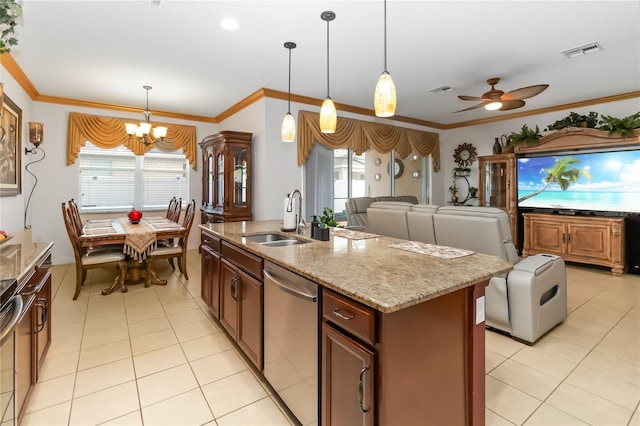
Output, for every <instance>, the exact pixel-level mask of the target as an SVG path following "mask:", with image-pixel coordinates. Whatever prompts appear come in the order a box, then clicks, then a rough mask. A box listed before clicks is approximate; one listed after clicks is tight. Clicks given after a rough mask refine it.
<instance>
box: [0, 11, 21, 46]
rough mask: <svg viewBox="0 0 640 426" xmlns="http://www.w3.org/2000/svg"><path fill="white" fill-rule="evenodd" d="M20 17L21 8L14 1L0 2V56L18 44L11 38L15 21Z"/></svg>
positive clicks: (16, 40)
mask: <svg viewBox="0 0 640 426" xmlns="http://www.w3.org/2000/svg"><path fill="white" fill-rule="evenodd" d="M20 16H22V6H21V5H20V4H19V3H17V2H16V0H0V55H1V54H3V53H7V52H10V51H11V46H15V45H17V44H18V39H17V38H15V37H14V36H13V32H14V30H15V26H16V25H17V19H18V18H19V17H20Z"/></svg>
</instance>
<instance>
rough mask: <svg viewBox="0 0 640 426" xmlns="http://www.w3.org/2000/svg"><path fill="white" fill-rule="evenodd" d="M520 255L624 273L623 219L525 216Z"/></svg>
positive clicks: (537, 214) (618, 274) (536, 214)
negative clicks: (550, 257) (549, 257)
mask: <svg viewBox="0 0 640 426" xmlns="http://www.w3.org/2000/svg"><path fill="white" fill-rule="evenodd" d="M523 216H524V249H523V251H522V256H524V257H527V256H530V255H533V254H537V253H549V254H557V255H558V256H560V257H562V258H563V259H564V260H568V261H571V262H580V263H588V264H592V265H601V266H608V267H610V268H611V272H612V273H613V275H616V276H620V275H622V274H623V273H624V243H625V242H624V218H622V217H616V218H609V217H593V216H563V215H555V214H540V213H525V214H524V215H523Z"/></svg>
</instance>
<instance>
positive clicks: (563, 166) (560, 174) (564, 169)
mask: <svg viewBox="0 0 640 426" xmlns="http://www.w3.org/2000/svg"><path fill="white" fill-rule="evenodd" d="M579 162H580V160H578V159H576V158H573V157H560V158H559V159H558V161H556V164H554V166H553V167H552V168H550V169H545V172H546V173H547V176H546V177H545V178H544V186H543V187H542V188H540V190H538V191H536V192H533V193H531V194H527V195H525V196H524V197H522V198H520V199H518V203H521V202H522V201H524V200H528V199H529V198H531V197H535V196H536V195H538V194H540V193H541V192H542V191H544V190H545V189H547V188H548V187H549V185H551V184H552V183H557V184H558V186H559V187H560V189H562V190H563V191H566V190H567V189H568V188H569V186H571V184H572V183H576V182H578V179H580V176H583V177H584V178H585V179H587V180H591V173H589V172H588V171H587V170H583V169H578V168H575V167H573V166H574V165H575V164H577V163H579Z"/></svg>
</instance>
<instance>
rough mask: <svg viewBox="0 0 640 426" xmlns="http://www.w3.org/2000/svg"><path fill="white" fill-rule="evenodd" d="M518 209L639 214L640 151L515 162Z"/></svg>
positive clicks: (559, 156)
mask: <svg viewBox="0 0 640 426" xmlns="http://www.w3.org/2000/svg"><path fill="white" fill-rule="evenodd" d="M517 172H518V207H530V208H542V209H556V210H586V211H597V212H607V211H609V212H629V213H640V150H633V151H616V152H598V153H585V154H577V153H576V154H573V153H572V154H566V155H553V156H544V157H527V158H519V159H518V171H517Z"/></svg>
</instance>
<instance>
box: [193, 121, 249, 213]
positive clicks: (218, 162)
mask: <svg viewBox="0 0 640 426" xmlns="http://www.w3.org/2000/svg"><path fill="white" fill-rule="evenodd" d="M251 138H252V134H251V133H243V132H232V131H223V132H220V133H216V134H214V135H211V136H207V137H205V138H204V139H203V140H202V142H200V148H201V149H202V207H201V208H200V211H201V214H202V218H201V221H202V223H208V222H235V221H241V220H251V217H252V213H251Z"/></svg>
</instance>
